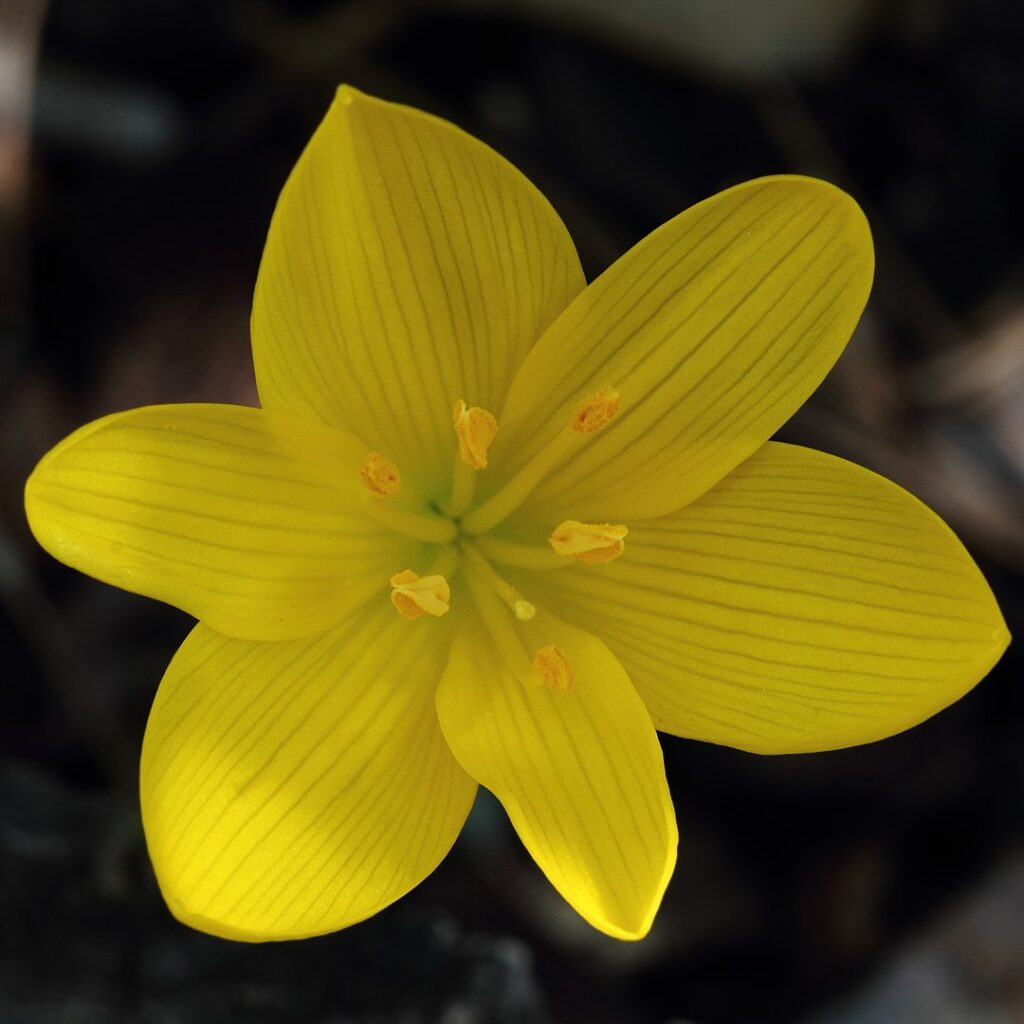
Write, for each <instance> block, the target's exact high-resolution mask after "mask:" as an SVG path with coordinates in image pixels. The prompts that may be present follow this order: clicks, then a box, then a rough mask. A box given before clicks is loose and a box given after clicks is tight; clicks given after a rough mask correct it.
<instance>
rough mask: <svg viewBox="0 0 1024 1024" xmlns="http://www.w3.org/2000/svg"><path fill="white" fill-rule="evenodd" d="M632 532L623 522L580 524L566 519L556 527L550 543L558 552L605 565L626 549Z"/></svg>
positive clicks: (593, 563)
mask: <svg viewBox="0 0 1024 1024" xmlns="http://www.w3.org/2000/svg"><path fill="white" fill-rule="evenodd" d="M628 533H629V530H628V529H627V528H626V527H625V526H623V525H622V524H621V523H620V524H613V523H579V522H577V521H576V520H575V519H566V520H565V522H564V523H560V524H559V525H558V526H557V527H555V529H554V531H553V532H552V534H551V536H550V537H548V543H549V544H550V545H551V547H552V548H553V549H554V550H555V553H556V554H559V555H562V556H564V557H566V558H575V559H576V560H577V561H579V562H583V563H584V565H603V564H604V563H605V562H610V561H612V560H613V559H615V558H618V557H619V555H621V554H622V552H623V551H625V550H626V535H627V534H628Z"/></svg>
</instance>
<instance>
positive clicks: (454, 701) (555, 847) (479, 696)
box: [437, 612, 678, 939]
mask: <svg viewBox="0 0 1024 1024" xmlns="http://www.w3.org/2000/svg"><path fill="white" fill-rule="evenodd" d="M539 616H544V617H543V620H541V618H540V617H539V618H538V620H537V621H538V623H540V622H541V621H543V624H544V628H545V629H546V630H547V635H548V638H549V639H550V640H551V641H552V642H554V643H556V644H557V645H558V647H559V648H560V649H561V650H562V651H564V652H565V654H566V655H567V657H568V659H569V661H570V663H571V664H572V669H573V683H572V688H571V689H570V690H568V691H566V692H556V691H554V690H551V689H549V688H547V687H545V686H538V687H535V688H529V687H527V686H524V685H523V683H522V682H520V681H519V680H517V679H516V678H514V677H513V676H512V674H511V673H510V671H509V669H508V666H507V664H505V663H504V662H503V661H502V659H501V658H500V657H499V656H497V654H496V652H495V650H494V649H493V648H492V647H491V645H490V643H489V641H488V640H487V638H486V635H485V634H484V633H483V627H482V626H480V625H479V624H477V623H474V622H472V621H470V622H466V623H465V624H464V625H463V624H462V623H460V628H459V629H458V631H457V635H456V639H455V641H454V644H453V647H452V654H451V659H450V661H449V664H448V668H447V670H446V671H445V674H444V678H443V680H442V682H441V687H440V689H439V691H438V695H437V706H438V713H439V715H440V719H441V727H442V729H443V730H444V735H445V738H446V739H447V740H448V743H449V745H450V746H451V748H452V750H453V751H454V753H455V756H456V757H457V758H458V760H459V762H460V763H461V764H462V766H463V767H464V768H465V769H466V771H467V772H469V773H470V774H471V775H472V776H473V777H474V778H475V779H476V780H477V781H478V782H480V783H481V784H482V785H484V786H486V787H487V788H488V789H490V790H491V791H492V792H493V793H494V794H495V795H496V796H497V797H498V799H499V800H500V801H501V802H502V804H503V805H504V807H505V810H506V811H507V812H508V815H509V817H510V819H511V820H512V824H513V825H514V826H515V829H516V831H517V832H518V833H519V836H520V838H521V839H522V840H523V843H524V844H525V846H526V848H527V849H528V850H529V851H530V853H531V854H532V855H533V858H534V860H536V861H537V863H538V864H539V865H540V867H541V869H542V870H543V871H544V873H545V874H546V875H547V877H548V878H549V879H550V881H551V883H552V885H554V886H555V888H556V889H557V890H558V891H559V892H560V893H561V894H562V896H564V897H565V899H566V900H568V902H569V903H570V904H572V906H573V907H574V908H575V909H576V910H577V911H578V912H579V913H580V914H581V915H582V916H583V917H584V918H585V919H586V920H587V921H589V922H590V923H591V924H592V925H593V926H594V927H595V928H599V929H600V930H601V931H603V932H606V933H607V934H609V935H613V936H615V937H617V938H620V939H638V938H641V937H643V935H645V934H646V933H647V931H648V929H649V928H650V926H651V921H652V920H653V918H654V914H655V912H656V911H657V909H658V906H659V904H660V902H661V897H662V894H663V893H664V891H665V886H666V885H667V884H668V880H669V878H670V877H671V874H672V869H673V867H674V866H675V859H676V843H677V839H678V835H677V832H676V823H675V814H674V812H673V810H672V803H671V799H670V797H669V793H668V787H667V785H666V783H665V769H664V764H663V761H662V756H661V749H660V747H659V745H658V739H657V736H656V734H655V732H654V727H653V726H652V725H651V720H650V717H649V716H648V714H647V712H646V710H645V709H644V706H643V704H642V703H641V702H640V699H639V698H638V697H637V695H636V691H635V690H634V689H633V687H632V686H631V685H630V682H629V678H628V677H627V675H626V673H625V672H624V671H623V669H622V666H621V665H620V664H619V663H618V662H617V661H616V660H615V658H614V657H613V656H612V655H611V653H610V652H609V651H608V649H607V647H605V645H604V644H603V643H601V642H600V641H599V640H598V639H596V638H595V637H593V636H590V635H589V634H587V633H584V632H582V631H581V630H577V629H574V628H572V627H571V626H568V625H565V624H563V623H557V622H554V621H553V619H552V617H551V616H549V615H544V613H543V612H541V613H539Z"/></svg>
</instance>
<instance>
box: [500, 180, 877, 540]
mask: <svg viewBox="0 0 1024 1024" xmlns="http://www.w3.org/2000/svg"><path fill="white" fill-rule="evenodd" d="M873 266H874V262H873V253H872V245H871V237H870V234H869V231H868V227H867V222H866V221H865V220H864V215H863V214H862V213H861V211H860V209H859V208H858V206H857V205H856V203H854V202H853V200H852V199H850V197H849V196H847V195H846V194H845V193H843V192H840V191H839V190H838V189H837V188H835V187H833V186H832V185H828V184H826V183H825V182H822V181H816V180H814V179H810V178H795V177H778V178H762V179H759V180H757V181H751V182H747V183H746V184H743V185H737V186H736V187H735V188H732V189H729V190H728V191H727V192H722V193H721V194H719V195H717V196H713V197H712V198H710V199H707V200H705V201H704V202H702V203H698V204H697V205H696V206H694V207H692V208H691V209H689V210H687V211H686V212H685V213H682V214H680V215H679V216H678V217H675V218H674V219H673V220H670V221H669V222H668V223H666V224H664V225H662V226H661V227H660V228H658V229H657V230H656V231H654V232H652V233H651V234H650V235H648V236H647V238H645V239H644V240H643V241H642V242H640V243H639V244H638V245H636V246H635V247H634V248H633V249H631V250H630V251H629V252H628V253H626V254H625V255H624V256H623V257H622V258H621V259H619V260H618V261H617V262H616V263H615V264H614V265H613V266H612V267H610V268H609V269H608V270H607V271H606V272H605V273H604V274H602V275H601V276H600V277H599V278H598V279H597V280H596V281H594V282H593V283H592V284H591V285H589V286H588V287H587V289H586V290H585V291H584V292H583V293H582V294H580V295H579V296H578V297H577V298H576V299H575V301H574V302H573V303H572V305H571V306H569V308H568V309H567V310H566V311H565V312H564V313H563V314H562V315H561V316H560V317H559V318H558V320H556V321H555V323H554V324H552V325H551V327H550V328H549V329H548V330H547V332H546V333H545V334H544V337H543V338H542V339H541V340H540V342H539V343H538V344H537V346H536V347H535V348H534V349H533V351H531V353H530V355H529V357H528V358H527V360H526V362H525V363H524V364H523V367H522V369H521V370H520V371H519V373H518V374H517V375H516V378H515V381H514V383H513V385H512V390H511V392H510V395H509V398H508V402H507V403H506V405H505V410H504V412H503V414H502V416H501V417H500V422H501V431H500V432H499V434H498V437H497V440H496V441H495V444H494V447H493V449H492V461H493V463H494V464H495V465H498V464H501V465H502V466H503V467H506V470H505V471H507V472H512V471H514V470H516V469H518V468H519V467H520V466H521V465H523V464H524V463H526V462H527V461H528V460H529V459H530V458H532V457H533V455H534V454H535V453H536V452H537V451H538V450H539V449H540V448H541V447H542V446H543V445H544V444H545V442H547V441H549V440H550V439H551V438H552V437H553V436H554V434H556V433H557V432H558V431H559V430H560V429H562V428H563V427H564V425H565V424H566V423H567V422H568V420H569V417H570V416H571V414H572V412H573V409H574V407H575V406H576V403H577V402H579V401H580V400H581V399H582V398H583V397H584V396H586V395H589V394H592V393H595V392H599V391H601V389H603V388H607V387H612V388H615V389H616V390H617V391H618V392H619V395H620V397H621V403H622V404H621V411H620V412H619V413H618V414H617V415H616V417H615V418H614V420H612V422H611V423H610V424H609V425H608V426H607V427H605V428H604V429H603V430H602V431H601V432H600V433H599V434H596V435H594V436H593V437H592V438H588V439H587V442H586V444H585V445H583V444H581V445H580V446H579V448H580V450H579V451H578V452H576V453H575V454H573V455H571V456H570V458H569V459H568V460H567V461H566V462H565V464H564V465H562V466H561V467H560V468H559V469H557V470H555V471H554V472H552V473H551V474H550V476H549V477H548V479H547V480H546V481H545V482H544V483H542V484H541V485H540V487H539V488H538V489H537V490H536V492H535V493H534V495H533V496H532V497H531V499H530V505H531V508H532V509H533V510H534V512H535V513H536V514H537V515H538V516H539V517H542V518H548V519H550V520H551V522H552V524H554V523H557V522H560V521H561V520H563V519H579V520H585V521H589V520H612V521H617V520H619V519H624V518H626V517H630V516H632V517H637V516H657V515H663V514H664V513H666V512H671V511H673V510H674V509H677V508H680V507H682V506H683V505H685V504H686V503H688V502H689V501H692V500H693V499H694V498H696V497H698V496H699V495H701V494H703V493H704V492H705V491H706V490H708V488H709V487H711V486H712V485H713V484H714V483H716V482H717V481H718V480H719V479H721V478H722V477H723V476H724V475H725V474H726V473H727V472H728V471H729V470H731V469H732V468H733V467H734V466H736V465H737V464H738V463H739V462H741V461H742V460H743V459H745V458H746V457H747V456H748V455H750V454H751V453H752V452H754V451H755V450H756V449H757V448H758V447H760V446H761V445H762V444H763V443H764V442H765V441H766V440H768V438H769V437H770V436H771V435H772V434H773V433H774V432H775V430H776V429H778V427H779V426H780V425H781V424H783V423H784V422H785V421H786V420H787V419H788V418H789V417H790V416H791V415H792V414H793V412H794V411H795V410H796V409H798V408H799V407H800V405H802V404H803V402H804V400H805V399H806V398H807V396H808V395H810V393H811V392H812V391H813V390H814V389H815V388H816V387H817V386H818V384H819V383H820V382H821V380H822V378H824V376H825V374H826V373H827V372H828V370H829V369H830V368H831V366H832V364H833V363H834V362H835V360H836V358H837V357H838V356H839V354H840V352H842V350H843V348H844V346H845V345H846V342H847V340H848V339H849V337H850V334H851V332H852V331H853V328H854V325H855V324H856V323H857V319H858V317H859V316H860V314H861V310H862V309H863V308H864V303H865V301H866V300H867V296H868V291H869V289H870V287H871V278H872V273H873Z"/></svg>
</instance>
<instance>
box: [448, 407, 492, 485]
mask: <svg viewBox="0 0 1024 1024" xmlns="http://www.w3.org/2000/svg"><path fill="white" fill-rule="evenodd" d="M452 419H453V420H454V423H455V436H456V437H457V438H458V439H459V458H460V459H461V460H462V461H463V462H464V463H465V464H466V465H467V466H472V467H473V469H486V468H487V450H488V449H489V448H490V447H491V442H492V441H493V440H494V435H495V434H497V433H498V421H497V420H496V419H495V418H494V417H493V416H492V415H491V414H490V413H489V412H488V411H487V410H486V409H481V408H480V407H479V406H476V405H474V406H472V407H470V408H467V406H466V401H465V399H463V398H460V399H459V400H458V401H457V402H456V403H455V406H454V408H453V409H452Z"/></svg>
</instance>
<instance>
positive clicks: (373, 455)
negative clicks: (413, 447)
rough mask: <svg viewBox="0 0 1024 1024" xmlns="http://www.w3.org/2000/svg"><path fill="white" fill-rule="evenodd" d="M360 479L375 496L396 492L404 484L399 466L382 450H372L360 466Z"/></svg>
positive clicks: (380, 496) (381, 496) (384, 495)
mask: <svg viewBox="0 0 1024 1024" xmlns="http://www.w3.org/2000/svg"><path fill="white" fill-rule="evenodd" d="M359 479H360V480H362V481H363V484H364V485H365V487H366V489H367V490H368V491H369V492H370V493H371V494H372V495H374V496H375V497H378V498H383V497H386V496H387V495H389V494H394V493H395V491H397V490H398V488H399V487H400V486H401V484H402V477H401V475H400V474H399V472H398V467H397V466H396V465H395V464H394V463H393V462H392V461H391V460H390V459H385V458H384V456H383V455H381V454H380V452H370V454H369V455H367V456H366V458H365V459H363V464H362V466H360V467H359Z"/></svg>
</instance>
